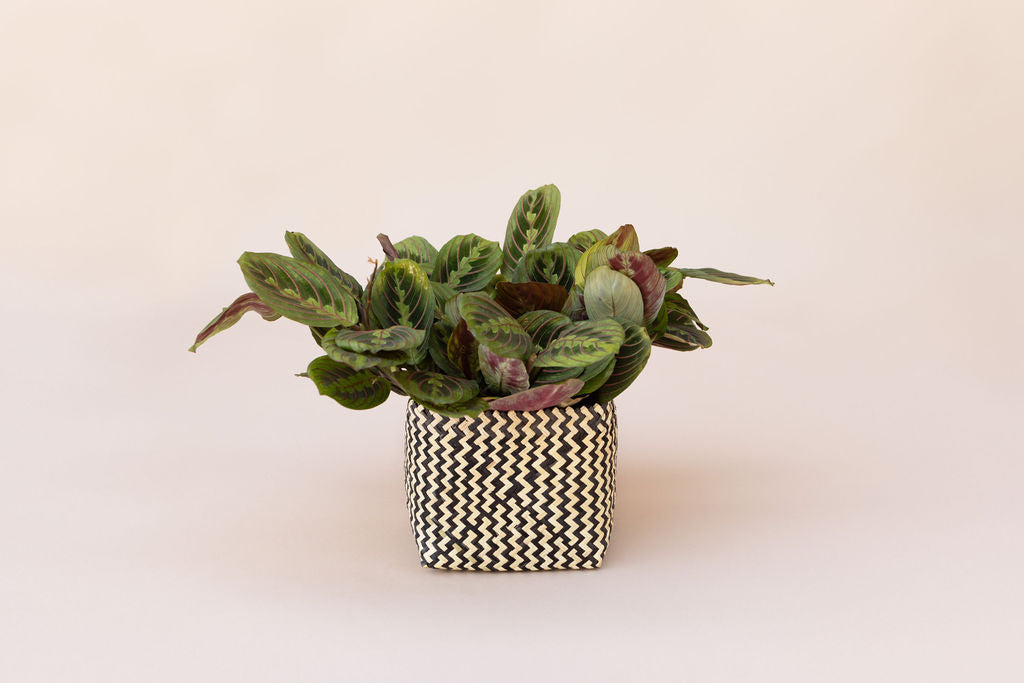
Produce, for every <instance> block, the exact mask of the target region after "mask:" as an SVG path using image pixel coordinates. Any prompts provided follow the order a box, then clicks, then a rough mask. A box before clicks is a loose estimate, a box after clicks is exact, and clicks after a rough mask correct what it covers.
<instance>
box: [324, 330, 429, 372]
mask: <svg viewBox="0 0 1024 683" xmlns="http://www.w3.org/2000/svg"><path fill="white" fill-rule="evenodd" d="M345 331H346V330H341V329H339V328H333V329H330V330H328V331H327V332H326V333H325V334H324V337H323V339H321V340H320V346H321V347H323V350H324V351H325V352H326V353H327V355H328V356H330V357H331V360H333V361H335V362H338V363H344V364H345V365H347V366H349V367H350V368H352V369H353V370H365V369H367V368H393V367H397V366H399V365H405V364H407V363H409V362H411V360H412V359H413V357H414V356H415V355H416V349H408V350H402V351H350V350H348V349H345V348H342V347H340V346H338V345H337V344H335V342H334V339H335V337H336V336H337V335H338V334H339V333H340V332H345Z"/></svg>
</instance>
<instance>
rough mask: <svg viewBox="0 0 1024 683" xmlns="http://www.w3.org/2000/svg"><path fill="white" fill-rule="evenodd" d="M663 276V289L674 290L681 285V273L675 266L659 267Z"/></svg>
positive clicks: (677, 289)
mask: <svg viewBox="0 0 1024 683" xmlns="http://www.w3.org/2000/svg"><path fill="white" fill-rule="evenodd" d="M659 270H660V271H661V275H662V277H664V278H665V291H666V292H676V291H679V288H680V287H682V286H683V275H682V273H680V272H679V271H678V270H676V269H675V268H659Z"/></svg>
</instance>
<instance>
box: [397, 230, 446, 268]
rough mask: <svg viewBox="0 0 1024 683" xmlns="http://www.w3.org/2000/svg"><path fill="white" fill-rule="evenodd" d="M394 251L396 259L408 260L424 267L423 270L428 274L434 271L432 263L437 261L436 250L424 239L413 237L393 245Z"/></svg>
mask: <svg viewBox="0 0 1024 683" xmlns="http://www.w3.org/2000/svg"><path fill="white" fill-rule="evenodd" d="M395 251H396V252H397V253H398V258H404V259H409V260H410V261H415V262H416V263H418V264H420V265H421V266H424V268H423V270H425V271H426V272H428V273H430V272H433V270H434V261H436V260H437V249H435V248H434V245H432V244H431V243H430V242H428V241H427V240H426V239H424V238H422V237H420V236H418V235H413V236H412V237H406V238H405V239H404V240H401V241H399V242H397V243H395Z"/></svg>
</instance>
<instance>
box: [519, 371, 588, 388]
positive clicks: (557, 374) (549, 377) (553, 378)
mask: <svg viewBox="0 0 1024 683" xmlns="http://www.w3.org/2000/svg"><path fill="white" fill-rule="evenodd" d="M582 374H583V366H579V367H575V368H534V369H533V372H532V373H531V376H530V384H532V385H534V386H540V385H542V384H558V383H560V382H564V381H565V380H567V379H573V378H574V377H579V376H580V375H582Z"/></svg>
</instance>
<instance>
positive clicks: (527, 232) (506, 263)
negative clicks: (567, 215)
mask: <svg viewBox="0 0 1024 683" xmlns="http://www.w3.org/2000/svg"><path fill="white" fill-rule="evenodd" d="M561 204H562V195H561V193H560V192H559V191H558V188H557V187H555V186H554V185H544V186H542V187H538V188H537V189H536V190H530V191H529V192H526V193H525V194H524V195H523V196H522V197H520V198H519V201H518V202H516V206H515V208H514V209H512V215H511V216H509V219H508V227H507V228H506V230H505V245H504V247H503V249H502V255H501V259H502V260H501V271H502V272H503V273H505V274H506V275H508V274H509V273H511V272H513V271H514V270H515V269H516V266H517V265H519V260H520V259H522V258H523V255H524V254H526V253H527V252H529V251H532V250H533V249H539V248H540V247H543V246H546V245H548V244H550V243H551V238H552V236H553V235H554V234H555V223H556V222H557V221H558V210H559V208H560V207H561Z"/></svg>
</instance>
